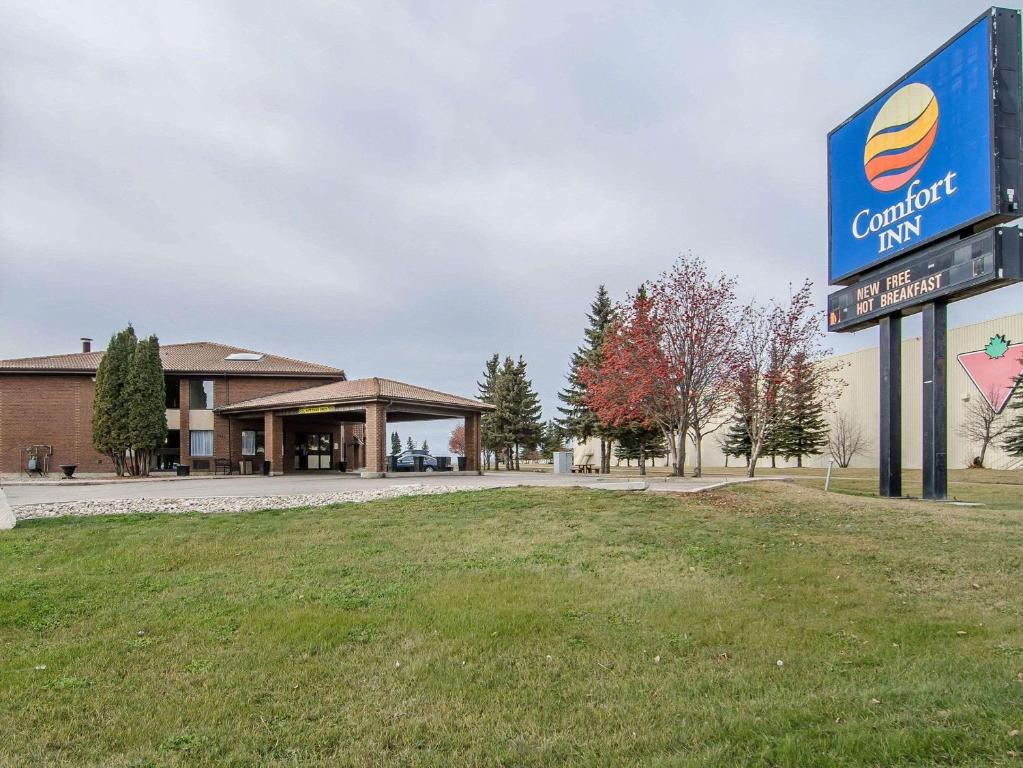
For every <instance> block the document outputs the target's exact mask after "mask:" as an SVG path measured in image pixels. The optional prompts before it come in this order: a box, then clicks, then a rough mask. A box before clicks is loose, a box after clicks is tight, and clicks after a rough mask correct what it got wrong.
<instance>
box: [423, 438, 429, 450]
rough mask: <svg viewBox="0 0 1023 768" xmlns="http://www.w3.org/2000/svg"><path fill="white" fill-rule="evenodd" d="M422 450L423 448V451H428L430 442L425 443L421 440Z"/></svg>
mask: <svg viewBox="0 0 1023 768" xmlns="http://www.w3.org/2000/svg"><path fill="white" fill-rule="evenodd" d="M422 450H424V451H429V450H430V444H429V443H427V442H426V441H425V440H424V441H423V448H422Z"/></svg>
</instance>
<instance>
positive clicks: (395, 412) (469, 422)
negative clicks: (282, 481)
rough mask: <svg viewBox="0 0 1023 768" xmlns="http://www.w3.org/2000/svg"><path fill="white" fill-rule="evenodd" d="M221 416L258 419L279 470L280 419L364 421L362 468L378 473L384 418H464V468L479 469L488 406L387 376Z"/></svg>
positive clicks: (242, 406)
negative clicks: (482, 425) (481, 424)
mask: <svg viewBox="0 0 1023 768" xmlns="http://www.w3.org/2000/svg"><path fill="white" fill-rule="evenodd" d="M216 410H217V412H218V413H220V414H221V415H223V416H228V417H233V418H239V419H253V418H258V417H260V416H261V417H262V418H263V420H264V430H265V434H266V437H265V439H266V448H267V456H268V457H269V460H270V461H271V472H272V473H274V474H277V473H278V472H279V471H283V468H284V466H285V462H284V431H285V421H284V420H285V419H288V421H289V422H293V421H296V420H301V421H308V420H310V419H312V418H318V419H322V420H332V421H338V422H346V423H347V422H356V423H364V424H365V425H366V429H365V435H366V437H365V440H366V445H365V447H366V455H365V466H366V470H367V471H368V472H371V473H382V472H384V471H385V468H386V460H387V444H386V441H387V422H389V421H391V422H399V421H424V420H430V419H458V418H461V419H465V455H466V469H467V470H470V471H479V452H480V444H479V420H480V416H481V415H482V414H483V413H486V412H488V411H491V410H493V406H492V405H489V404H487V403H483V402H480V401H479V400H472V399H470V398H467V397H459V396H458V395H450V394H447V393H445V392H438V391H436V390H432V389H426V388H425V387H417V386H415V385H414V384H405V383H403V382H400V381H394V380H392V379H381V378H372V379H355V380H353V381H336V382H332V383H330V384H323V385H321V386H318V387H309V388H306V389H297V390H291V391H288V392H279V393H277V394H273V395H267V396H265V397H257V398H254V399H252V400H243V401H241V402H237V403H232V404H230V405H225V406H222V407H220V408H217V409H216Z"/></svg>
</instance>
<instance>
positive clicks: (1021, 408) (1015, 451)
mask: <svg viewBox="0 0 1023 768" xmlns="http://www.w3.org/2000/svg"><path fill="white" fill-rule="evenodd" d="M1009 408H1010V409H1011V410H1012V411H1013V412H1014V415H1013V417H1012V420H1011V421H1010V422H1009V426H1008V428H1007V429H1006V430H1005V437H1004V438H1003V439H1002V449H1003V450H1004V451H1005V452H1006V453H1007V454H1009V455H1010V456H1017V457H1020V456H1023V387H1021V386H1020V385H1019V380H1017V383H1016V391H1015V393H1014V394H1013V395H1012V400H1011V401H1010V405H1009Z"/></svg>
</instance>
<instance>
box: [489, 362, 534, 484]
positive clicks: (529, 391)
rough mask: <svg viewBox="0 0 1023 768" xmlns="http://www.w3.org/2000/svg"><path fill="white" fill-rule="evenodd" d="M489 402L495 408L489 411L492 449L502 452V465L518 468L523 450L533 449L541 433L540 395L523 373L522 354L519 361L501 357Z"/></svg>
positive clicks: (524, 366)
mask: <svg viewBox="0 0 1023 768" xmlns="http://www.w3.org/2000/svg"><path fill="white" fill-rule="evenodd" d="M491 402H492V404H493V405H494V408H495V410H494V412H493V413H492V414H490V416H491V419H490V423H489V425H488V427H489V430H490V434H489V435H488V437H489V439H490V440H491V444H492V445H493V447H494V449H495V451H500V452H501V453H503V454H504V461H505V466H506V467H507V468H509V469H512V468H514V469H518V468H519V457H520V455H521V454H522V452H523V451H526V452H528V451H531V450H533V449H535V448H536V446H537V445H539V443H540V438H541V436H542V435H541V432H542V423H541V421H540V415H541V410H542V409H541V407H540V398H539V396H538V395H537V394H536V390H534V389H533V382H532V381H530V380H529V378H528V376H527V375H526V361H525V360H524V359H523V358H522V357H521V356H520V357H519V359H518V362H516V361H514V360H513V359H512V358H511V357H506V358H505V359H504V364H503V365H502V367H501V368H500V370H499V371H498V372H497V377H496V384H495V386H494V387H493V392H492V395H491Z"/></svg>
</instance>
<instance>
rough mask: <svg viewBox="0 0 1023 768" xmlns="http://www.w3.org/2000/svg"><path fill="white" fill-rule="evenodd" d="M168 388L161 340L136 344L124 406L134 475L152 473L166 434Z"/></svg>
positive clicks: (129, 463) (153, 338) (128, 456)
mask: <svg viewBox="0 0 1023 768" xmlns="http://www.w3.org/2000/svg"><path fill="white" fill-rule="evenodd" d="M166 402H167V397H166V391H165V384H164V377H163V364H162V363H161V362H160V342H159V340H158V339H157V338H156V336H150V337H149V338H148V339H143V340H142V341H140V342H138V343H137V344H136V345H135V349H134V351H133V352H132V355H131V359H130V362H129V366H128V379H127V384H126V385H125V389H124V405H123V408H124V410H125V412H126V415H127V420H128V451H127V454H126V466H127V467H128V470H129V472H130V473H131V474H132V475H135V476H139V475H141V476H145V475H148V474H149V467H150V464H151V463H152V456H153V452H154V451H156V450H157V449H158V448H159V447H160V446H161V445H162V444H163V441H164V440H165V439H166V437H167V409H166Z"/></svg>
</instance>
